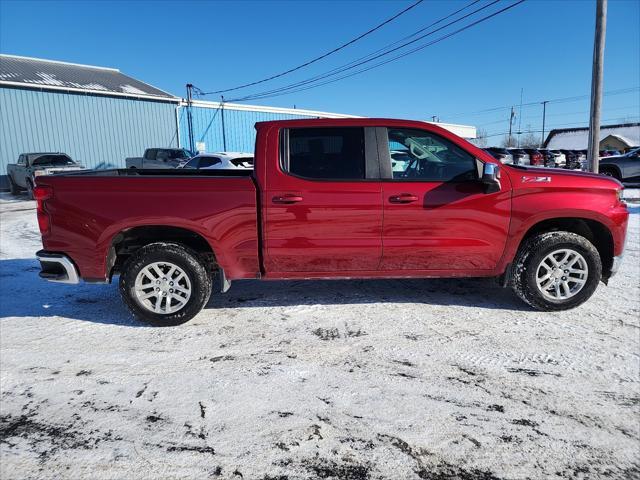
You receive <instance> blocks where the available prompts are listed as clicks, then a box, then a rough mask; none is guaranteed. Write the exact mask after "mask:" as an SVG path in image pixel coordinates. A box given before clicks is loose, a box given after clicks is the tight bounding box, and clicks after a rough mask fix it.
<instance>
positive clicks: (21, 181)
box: [12, 154, 27, 188]
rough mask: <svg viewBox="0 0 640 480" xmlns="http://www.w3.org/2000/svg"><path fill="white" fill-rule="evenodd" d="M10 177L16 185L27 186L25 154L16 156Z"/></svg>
mask: <svg viewBox="0 0 640 480" xmlns="http://www.w3.org/2000/svg"><path fill="white" fill-rule="evenodd" d="M12 178H13V181H14V182H15V184H16V185H18V186H19V187H22V188H27V156H26V155H25V154H21V155H20V156H19V157H18V163H17V164H16V166H15V169H14V174H13V176H12Z"/></svg>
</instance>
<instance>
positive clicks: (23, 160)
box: [18, 155, 27, 165]
mask: <svg viewBox="0 0 640 480" xmlns="http://www.w3.org/2000/svg"><path fill="white" fill-rule="evenodd" d="M26 164H27V159H26V157H25V156H24V155H20V156H19V157H18V165H26Z"/></svg>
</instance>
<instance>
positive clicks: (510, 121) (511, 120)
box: [507, 107, 515, 147]
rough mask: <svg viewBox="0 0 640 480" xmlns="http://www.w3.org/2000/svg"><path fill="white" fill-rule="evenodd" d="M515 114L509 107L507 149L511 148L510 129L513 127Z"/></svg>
mask: <svg viewBox="0 0 640 480" xmlns="http://www.w3.org/2000/svg"><path fill="white" fill-rule="evenodd" d="M514 115H515V113H514V111H513V107H511V115H509V145H507V147H510V146H511V127H512V126H513V117H514Z"/></svg>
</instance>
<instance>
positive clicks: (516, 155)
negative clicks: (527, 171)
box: [509, 148, 531, 165]
mask: <svg viewBox="0 0 640 480" xmlns="http://www.w3.org/2000/svg"><path fill="white" fill-rule="evenodd" d="M509 152H510V153H511V155H513V164H514V165H531V158H530V157H529V154H528V153H527V152H525V151H524V150H523V149H522V148H510V149H509Z"/></svg>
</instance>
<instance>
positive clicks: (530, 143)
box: [520, 132, 540, 148]
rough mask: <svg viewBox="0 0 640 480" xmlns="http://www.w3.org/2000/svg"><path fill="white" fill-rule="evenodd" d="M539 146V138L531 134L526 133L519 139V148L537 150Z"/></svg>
mask: <svg viewBox="0 0 640 480" xmlns="http://www.w3.org/2000/svg"><path fill="white" fill-rule="evenodd" d="M539 146H540V137H539V136H538V135H536V134H534V133H533V132H527V133H525V134H524V135H522V136H521V137H520V147H522V148H538V147H539Z"/></svg>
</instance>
